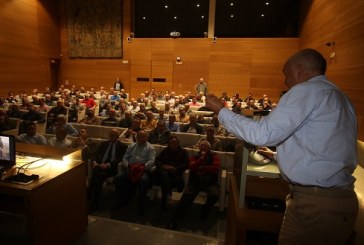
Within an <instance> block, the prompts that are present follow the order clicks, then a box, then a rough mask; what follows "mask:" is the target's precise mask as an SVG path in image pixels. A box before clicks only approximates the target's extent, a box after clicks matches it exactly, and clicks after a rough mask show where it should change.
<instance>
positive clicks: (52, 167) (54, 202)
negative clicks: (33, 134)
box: [0, 145, 88, 245]
mask: <svg viewBox="0 0 364 245" xmlns="http://www.w3.org/2000/svg"><path fill="white" fill-rule="evenodd" d="M26 146H31V147H30V148H28V150H27V151H24V152H25V153H27V154H29V155H31V154H33V153H37V154H38V155H41V153H42V152H44V150H47V147H45V146H39V147H38V146H37V145H26ZM26 146H25V147H26ZM52 150H53V152H52V151H46V153H49V154H48V155H52V154H53V156H54V157H56V156H57V154H60V155H58V157H60V156H61V155H62V154H63V153H59V152H60V151H58V150H57V149H52ZM56 153H57V154H56ZM66 153H68V154H67V155H65V156H69V157H71V156H72V154H76V155H77V153H74V152H66ZM58 157H57V158H58ZM46 161H48V162H47V163H46V164H44V165H43V166H41V167H39V168H33V169H31V170H27V172H26V173H27V174H32V173H34V174H39V175H40V176H41V178H40V179H38V180H36V181H34V182H32V183H30V184H27V185H22V184H16V183H11V182H6V181H1V182H0V210H1V211H5V212H10V213H15V214H21V215H24V216H25V220H26V225H27V232H28V237H29V243H31V244H47V245H48V244H62V245H63V244H70V243H72V242H73V241H75V240H76V239H77V238H78V237H79V236H80V235H81V234H82V233H83V232H85V230H86V228H87V224H88V218H87V204H86V181H85V179H86V169H85V168H86V167H85V164H84V163H83V162H82V161H80V160H72V159H69V160H67V161H63V160H62V161H61V160H52V159H46Z"/></svg>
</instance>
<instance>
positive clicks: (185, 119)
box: [177, 107, 190, 123]
mask: <svg viewBox="0 0 364 245" xmlns="http://www.w3.org/2000/svg"><path fill="white" fill-rule="evenodd" d="M189 121H190V116H188V115H187V114H186V111H185V109H184V108H183V107H181V108H180V109H179V115H178V118H177V122H180V123H188V122H189Z"/></svg>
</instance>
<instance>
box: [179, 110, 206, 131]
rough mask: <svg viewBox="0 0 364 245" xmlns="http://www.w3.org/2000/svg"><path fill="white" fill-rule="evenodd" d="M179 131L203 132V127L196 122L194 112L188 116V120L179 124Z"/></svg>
mask: <svg viewBox="0 0 364 245" xmlns="http://www.w3.org/2000/svg"><path fill="white" fill-rule="evenodd" d="M181 132H187V133H194V134H203V128H202V126H201V125H199V124H198V123H197V117H196V115H195V114H192V115H191V116H190V122H189V123H187V124H184V125H183V126H181Z"/></svg>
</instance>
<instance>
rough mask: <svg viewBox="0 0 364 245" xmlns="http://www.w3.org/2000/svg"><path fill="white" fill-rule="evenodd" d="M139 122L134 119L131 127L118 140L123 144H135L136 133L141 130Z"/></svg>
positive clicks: (137, 119)
mask: <svg viewBox="0 0 364 245" xmlns="http://www.w3.org/2000/svg"><path fill="white" fill-rule="evenodd" d="M140 124H141V121H140V119H139V118H134V119H133V121H132V124H131V127H130V128H128V129H127V130H126V131H125V132H124V134H122V135H121V136H120V140H121V141H123V142H136V141H137V137H136V136H137V133H138V132H139V131H140V130H141V128H140Z"/></svg>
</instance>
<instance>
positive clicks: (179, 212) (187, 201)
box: [167, 140, 220, 230]
mask: <svg viewBox="0 0 364 245" xmlns="http://www.w3.org/2000/svg"><path fill="white" fill-rule="evenodd" d="M199 148H200V150H199V152H198V153H197V154H196V155H194V156H192V157H191V158H190V164H189V169H190V176H189V182H188V185H187V187H186V189H185V190H184V192H183V194H182V197H181V199H180V200H179V202H178V204H177V207H176V209H175V211H174V213H173V215H172V217H171V219H170V221H169V222H168V225H167V228H169V229H172V230H175V229H176V228H177V221H178V219H180V218H182V217H184V216H185V214H186V212H187V210H188V209H189V207H190V206H191V205H192V203H193V200H194V199H195V198H196V196H197V195H198V193H199V192H201V191H204V192H205V193H206V195H207V198H206V202H205V204H204V205H203V207H202V209H201V214H200V219H201V220H206V218H207V215H208V213H209V212H210V210H211V208H212V207H213V205H214V204H215V203H216V201H217V200H218V199H219V183H218V173H219V169H220V159H219V157H218V155H217V154H216V153H214V152H212V151H211V146H210V143H209V142H208V141H207V140H204V141H202V142H201V143H200V146H199Z"/></svg>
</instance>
